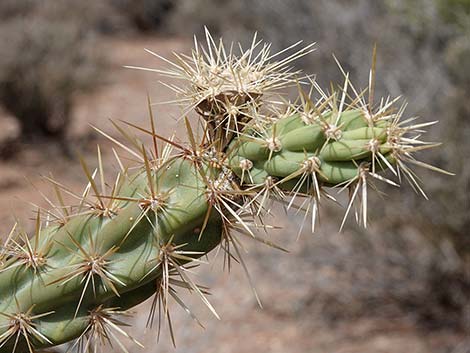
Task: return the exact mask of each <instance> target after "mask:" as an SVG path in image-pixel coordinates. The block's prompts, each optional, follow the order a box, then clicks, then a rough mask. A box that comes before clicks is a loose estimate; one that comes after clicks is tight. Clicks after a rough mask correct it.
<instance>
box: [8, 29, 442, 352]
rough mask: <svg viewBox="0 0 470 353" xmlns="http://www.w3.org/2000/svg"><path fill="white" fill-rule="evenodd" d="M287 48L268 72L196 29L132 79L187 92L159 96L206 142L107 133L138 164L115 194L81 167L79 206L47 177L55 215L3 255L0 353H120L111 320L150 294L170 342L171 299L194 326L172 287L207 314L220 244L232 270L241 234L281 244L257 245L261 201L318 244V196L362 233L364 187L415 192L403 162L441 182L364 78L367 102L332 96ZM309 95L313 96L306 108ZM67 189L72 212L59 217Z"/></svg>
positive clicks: (265, 56) (252, 53)
mask: <svg viewBox="0 0 470 353" xmlns="http://www.w3.org/2000/svg"><path fill="white" fill-rule="evenodd" d="M298 47H299V43H297V44H295V45H293V46H292V47H290V48H288V49H287V50H292V51H293V54H291V55H288V56H287V57H286V58H285V59H280V60H278V61H275V59H277V57H278V55H279V54H275V55H271V54H270V53H269V45H267V44H261V42H259V41H258V40H257V39H256V36H255V37H254V40H253V44H252V46H251V47H250V48H249V49H247V50H245V51H243V50H242V51H241V53H240V54H239V55H235V54H234V52H233V49H232V47H230V49H228V48H225V47H224V45H223V43H222V41H220V43H218V44H216V43H215V42H214V40H213V39H212V37H211V36H210V34H209V33H208V32H207V47H206V48H203V47H201V46H200V45H199V44H198V43H197V42H196V47H195V49H194V50H193V52H192V55H191V56H181V55H176V59H177V60H176V61H175V63H172V62H170V64H171V68H170V69H168V70H159V69H147V68H139V69H144V70H150V71H156V72H157V73H160V74H162V75H166V76H170V77H172V78H182V79H185V80H186V81H188V85H187V86H185V87H177V86H173V85H171V86H169V87H170V88H172V89H174V90H175V91H176V92H177V93H178V95H179V99H178V101H179V102H181V103H183V104H185V105H186V106H188V107H190V109H193V108H194V109H195V111H196V112H197V114H198V115H199V116H200V117H201V119H200V123H201V126H202V133H201V136H197V135H196V134H195V133H194V130H193V127H192V126H191V124H190V122H189V120H188V119H187V118H185V119H184V121H185V125H186V130H187V133H188V134H187V139H188V140H189V142H188V143H184V142H180V141H178V140H176V139H175V138H174V137H171V138H164V137H162V136H160V135H159V134H157V133H156V131H155V123H154V119H153V117H152V112H151V109H150V128H149V129H146V128H143V127H140V126H136V125H134V124H132V123H126V125H125V126H123V125H118V124H116V127H117V129H118V131H119V132H120V133H121V134H122V135H123V136H124V137H125V138H126V139H127V140H128V141H129V144H127V145H126V144H124V143H122V142H120V141H118V140H117V139H115V138H114V137H111V136H109V135H106V134H105V133H104V132H102V133H103V134H104V135H105V136H106V137H108V138H109V139H111V140H112V141H113V142H115V143H116V144H117V146H118V147H120V148H122V149H123V150H124V152H125V153H128V154H130V155H131V156H132V157H133V158H134V159H136V160H137V163H136V165H137V166H136V167H135V166H134V167H135V168H136V169H134V167H125V166H124V164H123V163H122V160H121V158H120V157H119V155H118V154H117V153H115V156H116V159H117V161H118V164H119V165H120V167H121V170H120V172H119V173H118V176H117V178H116V179H115V181H114V183H112V187H111V188H109V187H107V184H106V182H105V177H104V168H103V162H102V158H101V152H100V149H99V148H98V166H97V168H96V170H94V171H91V169H90V168H89V167H88V165H87V163H85V162H84V161H83V160H82V161H81V163H82V167H83V170H84V174H85V175H86V177H87V179H88V183H87V185H86V187H85V190H84V192H83V193H82V194H76V193H74V192H73V191H71V190H69V189H68V188H67V187H65V186H64V185H63V184H61V183H59V182H57V181H55V180H52V179H49V180H50V181H51V183H52V185H53V187H54V189H55V191H56V194H57V196H58V197H57V198H58V202H59V204H58V205H57V206H56V205H55V204H53V203H52V201H50V200H49V199H48V198H46V200H47V201H48V203H50V204H51V206H52V209H51V210H38V213H37V217H36V227H35V233H34V234H33V235H32V236H28V235H27V234H26V233H25V232H24V231H23V230H22V229H21V227H20V226H18V225H15V227H13V229H12V231H11V233H10V234H9V235H8V237H7V239H6V241H5V243H4V245H3V246H2V247H1V248H0V353H3V352H8V353H10V352H24V351H29V352H33V351H36V350H40V349H45V348H48V347H53V346H56V345H59V344H63V343H66V342H72V343H71V346H72V348H74V349H79V350H82V351H83V352H87V351H97V349H98V348H99V347H100V346H101V344H103V343H115V344H118V346H119V347H120V348H121V349H122V350H123V351H125V350H126V349H125V346H124V345H123V344H122V343H121V341H120V339H121V337H122V338H125V339H130V340H132V341H134V342H135V343H136V344H139V343H138V341H136V340H135V339H134V338H132V337H131V336H129V335H128V334H126V333H125V332H124V331H123V330H122V329H121V328H120V326H121V325H123V322H122V321H121V320H120V319H118V318H117V317H118V315H120V314H125V313H126V311H127V310H128V309H130V308H132V307H133V306H135V305H137V304H139V303H141V302H143V301H144V300H146V299H148V298H150V297H152V296H153V305H152V310H151V313H150V314H149V322H148V323H149V325H151V324H152V322H153V320H154V319H156V318H158V316H159V315H157V314H156V312H155V311H156V310H158V309H160V310H161V312H160V315H161V316H163V317H166V318H167V319H168V322H169V327H170V331H171V334H172V338H173V329H172V326H171V319H170V314H169V309H168V301H169V300H170V299H174V300H175V301H176V302H177V303H179V304H180V305H182V306H183V307H184V308H185V310H186V311H188V312H189V313H190V314H191V316H193V318H194V319H196V318H195V317H194V315H193V314H192V313H191V312H190V311H189V308H187V307H186V305H185V304H184V302H183V301H182V300H181V299H180V298H179V296H178V294H177V288H181V289H187V290H189V291H190V292H193V293H197V294H198V295H199V296H200V298H201V300H202V301H203V302H204V304H205V305H207V306H208V307H209V308H210V310H211V311H212V312H213V313H214V315H216V316H217V313H216V312H215V310H214V308H213V307H212V306H211V305H210V303H209V302H208V300H207V299H206V294H207V289H206V288H204V287H201V286H199V285H198V284H196V283H194V281H193V280H192V279H191V278H190V276H189V274H188V269H189V268H191V267H192V266H195V265H198V264H199V263H200V262H201V260H200V258H201V257H202V256H203V255H206V254H208V253H209V252H210V251H211V250H213V249H214V248H216V247H217V246H219V247H220V248H221V249H222V250H223V251H224V252H225V253H226V254H227V256H226V258H227V260H228V261H229V260H230V258H237V259H239V260H241V259H240V250H239V242H240V240H239V239H238V238H237V237H236V234H241V235H246V236H249V237H252V238H254V239H256V240H259V241H261V242H263V243H265V244H268V245H271V246H275V247H276V245H275V244H272V243H270V242H269V241H268V240H265V239H263V238H260V236H259V235H258V234H257V233H256V232H255V230H256V229H258V228H266V227H267V226H266V225H265V223H264V222H263V217H264V216H265V215H266V213H269V212H270V206H269V203H268V202H269V201H268V200H277V201H279V202H281V203H282V204H283V205H285V206H286V208H291V207H294V205H295V207H296V208H298V209H302V210H304V211H305V218H304V222H302V227H303V224H304V223H305V221H306V219H307V216H308V215H309V214H310V215H311V224H312V231H313V230H314V227H315V223H316V222H315V221H316V218H317V213H318V209H319V202H320V200H321V199H322V198H330V199H332V198H333V196H332V195H330V194H329V193H328V191H327V190H332V189H334V188H338V189H339V190H340V191H342V190H346V189H347V190H350V202H349V203H348V205H347V211H346V215H347V214H348V213H349V212H350V210H351V209H352V206H353V203H354V202H355V200H356V199H357V200H358V201H359V202H360V204H361V207H360V208H359V212H360V217H359V219H360V220H361V223H363V224H364V226H366V224H367V190H368V187H369V185H372V181H374V180H378V181H383V182H386V183H389V184H392V185H395V186H398V182H397V181H392V180H391V179H389V178H388V175H391V176H392V177H394V176H396V177H397V178H396V179H398V181H399V180H400V176H401V175H404V176H405V177H406V178H408V179H409V180H410V181H411V182H412V184H413V185H414V186H415V188H416V189H417V190H419V191H421V192H422V189H421V188H420V186H419V185H418V183H417V179H416V177H415V174H414V172H413V171H411V169H410V168H409V167H408V165H409V164H410V163H411V164H413V165H418V166H424V167H428V168H430V169H434V170H438V171H441V170H440V169H438V168H435V167H431V166H428V165H426V164H424V163H422V162H419V161H417V160H415V159H414V157H413V155H412V154H413V152H415V151H418V150H421V149H426V148H430V147H434V146H436V144H429V143H425V142H422V141H420V140H418V137H419V135H420V134H421V129H422V128H423V127H425V126H428V125H430V124H431V123H423V124H415V123H414V122H413V121H414V119H407V120H403V119H402V115H403V109H401V108H400V109H397V110H395V109H394V106H395V105H396V102H397V101H396V100H391V99H388V100H381V101H380V103H379V104H378V105H376V104H375V103H374V87H373V81H374V80H373V78H374V77H373V76H374V75H375V70H372V72H371V76H372V77H371V80H370V82H371V83H370V85H369V89H368V93H369V97H368V101H367V102H366V100H365V98H364V95H363V94H362V93H360V94H359V93H358V92H359V91H358V90H356V89H355V88H354V87H353V86H352V84H351V82H350V80H349V77H348V75H347V74H345V82H344V86H342V87H341V88H340V89H339V90H338V91H337V92H330V93H326V92H324V91H322V90H321V88H320V87H318V85H317V84H316V83H315V82H314V81H312V80H310V79H309V77H307V76H302V75H301V73H300V72H299V71H293V70H291V68H290V63H291V62H292V61H294V60H296V59H298V58H300V57H302V56H304V55H307V54H309V53H310V52H311V51H313V46H312V45H308V46H306V47H303V48H300V49H296V48H298ZM287 50H286V51H287ZM151 53H152V52H151ZM283 53H284V51H283ZM152 54H154V55H156V56H157V57H159V56H158V55H157V54H155V53H152ZM164 60H166V59H164ZM166 61H167V60H166ZM167 62H169V61H167ZM305 83H310V84H311V87H312V88H311V90H310V92H305V91H304V90H303V88H302V87H303V86H304V84H305ZM295 85H298V86H299V92H300V94H299V98H298V99H297V100H295V101H294V102H287V101H284V102H282V103H279V99H277V101H273V97H276V95H277V94H278V93H277V92H278V90H279V89H283V88H285V87H287V86H295ZM314 91H316V92H318V94H319V95H320V98H318V99H316V100H314V98H313V97H312V96H313V92H314ZM348 91H352V92H353V93H354V94H355V96H356V97H355V98H352V99H351V98H349V93H348ZM281 101H282V100H281ZM149 107H150V102H149ZM129 128H135V129H138V130H139V131H141V132H144V133H146V134H148V135H149V136H151V138H152V141H153V143H152V144H151V147H150V148H148V147H146V146H144V145H143V144H142V143H140V142H136V140H135V139H134V138H133V137H132V136H131V134H130V132H129V131H128V129H129ZM64 192H65V193H67V194H69V195H72V196H73V197H76V198H77V199H78V202H79V204H78V205H75V206H71V207H68V206H65V205H64V204H63V201H62V200H63V197H62V194H63V193H64ZM345 219H346V216H345V218H344V219H343V222H342V224H341V227H342V226H343V224H344V221H345ZM241 261H242V260H241ZM242 264H243V262H242ZM243 266H244V265H243ZM196 320H197V319H196ZM173 339H174V338H173Z"/></svg>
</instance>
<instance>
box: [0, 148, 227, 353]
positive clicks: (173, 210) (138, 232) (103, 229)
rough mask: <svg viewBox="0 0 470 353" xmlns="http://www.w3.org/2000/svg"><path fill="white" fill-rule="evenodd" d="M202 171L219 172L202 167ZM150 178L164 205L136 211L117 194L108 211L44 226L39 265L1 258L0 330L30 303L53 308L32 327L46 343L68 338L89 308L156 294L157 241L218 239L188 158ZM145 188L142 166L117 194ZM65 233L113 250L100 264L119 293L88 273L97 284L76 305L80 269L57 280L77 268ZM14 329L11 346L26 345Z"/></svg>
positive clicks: (141, 192)
mask: <svg viewBox="0 0 470 353" xmlns="http://www.w3.org/2000/svg"><path fill="white" fill-rule="evenodd" d="M205 172H206V173H208V174H210V173H215V174H217V173H218V172H219V171H218V170H217V169H215V168H213V167H205ZM153 179H154V182H155V189H158V191H159V192H161V193H167V194H168V198H167V200H166V202H165V206H164V212H159V213H157V214H156V213H155V212H153V211H152V210H149V211H148V212H147V213H146V216H145V217H142V212H143V209H142V207H141V205H139V203H138V202H134V201H126V200H122V201H119V202H118V206H119V207H118V209H117V210H118V211H117V214H116V215H114V216H112V217H104V216H96V214H93V213H89V214H84V215H77V216H74V217H72V218H71V219H70V220H69V221H68V222H67V223H66V224H65V225H62V226H50V227H48V228H45V229H43V230H42V231H41V232H40V237H39V238H38V239H39V241H40V243H39V247H41V245H44V244H50V249H49V250H48V251H47V255H46V259H47V261H46V263H45V264H44V265H43V266H42V267H41V268H40V269H39V270H38V271H36V272H35V271H34V270H33V269H32V268H26V267H24V266H22V265H20V266H16V267H13V266H11V265H12V263H13V262H15V261H17V259H14V258H11V259H10V260H8V261H7V263H6V264H5V267H4V269H3V270H2V272H0V313H3V314H4V315H2V316H0V337H2V335H5V334H7V331H8V329H9V327H11V324H12V323H11V319H9V318H8V317H7V316H5V314H6V315H8V314H13V315H14V314H15V313H18V312H27V311H28V310H31V316H35V315H41V314H43V313H48V312H52V313H50V314H48V315H46V316H44V317H41V318H38V319H34V320H33V323H34V327H35V329H36V330H37V331H38V332H40V333H41V335H43V336H44V337H46V338H47V339H48V340H49V341H50V342H51V343H52V345H57V344H61V343H64V342H68V341H70V340H72V339H74V338H77V337H79V336H80V335H81V334H82V333H83V332H84V330H85V329H86V327H87V326H88V325H89V313H90V311H91V310H93V309H95V308H97V307H99V306H100V305H104V307H119V308H120V309H122V310H125V309H127V308H129V307H132V306H134V305H136V304H138V303H140V302H142V301H143V300H145V299H147V298H148V297H150V296H151V295H152V294H154V293H155V288H156V280H157V279H158V278H159V276H161V268H157V269H155V265H156V262H157V261H156V259H158V254H159V250H160V247H161V246H162V244H167V243H168V242H169V241H170V240H171V242H172V243H173V244H174V245H182V244H187V245H185V246H184V247H183V248H182V249H181V250H185V251H191V252H201V254H205V253H207V252H209V251H210V250H211V249H213V248H214V247H215V246H216V245H217V244H218V243H219V242H220V236H221V221H220V217H219V216H218V215H217V213H216V212H213V213H212V214H213V215H211V217H210V219H209V221H208V223H207V226H206V227H205V228H204V231H203V234H202V235H201V234H200V232H201V227H202V224H203V220H204V218H205V215H206V213H207V210H208V202H207V197H206V183H205V182H204V180H203V178H202V177H201V175H200V173H198V172H197V171H196V169H195V167H194V165H193V163H192V162H191V161H189V160H187V159H184V158H182V157H177V158H173V159H171V160H170V161H168V162H166V164H164V165H163V166H162V167H160V168H159V169H158V170H157V171H155V172H153ZM148 190H149V188H148V177H147V175H146V172H145V170H143V171H141V172H139V173H137V174H136V175H134V176H132V177H128V178H127V180H126V182H125V183H123V185H122V186H121V187H120V190H119V192H118V194H117V196H118V197H121V198H124V197H127V198H142V197H145V196H148V195H147V194H148V192H149V191H148ZM156 218H158V221H157V219H156ZM200 235H201V237H200ZM199 237H200V239H199ZM71 238H73V239H74V240H75V241H76V242H77V243H79V244H80V246H81V247H83V249H84V250H86V251H89V252H92V251H95V252H96V253H98V254H101V255H102V254H105V253H106V252H107V251H108V250H110V249H113V252H112V254H111V255H110V256H109V257H107V258H106V260H108V263H107V264H106V265H105V266H104V267H105V270H106V271H107V272H109V273H110V274H111V275H112V278H114V279H116V280H115V281H114V282H113V284H114V286H115V288H116V289H117V291H118V293H119V296H116V294H115V293H114V291H112V290H111V289H110V286H109V285H107V284H106V283H105V282H104V281H102V280H101V278H100V277H99V276H94V283H95V288H93V287H92V285H91V284H90V285H89V286H88V287H87V290H86V291H85V294H84V297H83V299H82V300H81V304H80V307H79V310H78V312H76V311H77V305H78V303H79V302H80V297H81V295H82V292H83V288H84V282H83V279H84V276H83V275H79V276H76V277H75V278H73V279H71V280H69V281H64V280H63V279H64V278H67V275H69V274H70V272H72V271H73V270H74V268H76V267H74V265H77V264H81V263H82V262H83V258H82V257H81V256H80V251H79V248H78V246H77V245H76V244H75V242H74V241H72V239H71ZM191 256H192V257H199V256H201V255H198V254H196V255H191ZM5 269H6V270H5ZM0 270H1V269H0ZM61 278H62V280H60V279H61ZM18 336H19V337H20V340H19V344H18V347H17V348H16V351H17V352H26V351H28V348H27V345H26V342H25V340H24V337H22V336H21V335H18ZM15 339H16V335H15V336H14V337H12V338H10V339H9V340H8V341H7V342H4V344H3V346H2V347H1V348H0V352H1V353H11V352H12V350H13V347H14V344H15ZM29 339H31V341H32V346H33V347H34V348H44V347H48V346H51V344H50V343H48V342H45V341H44V340H40V339H37V338H35V337H33V336H29Z"/></svg>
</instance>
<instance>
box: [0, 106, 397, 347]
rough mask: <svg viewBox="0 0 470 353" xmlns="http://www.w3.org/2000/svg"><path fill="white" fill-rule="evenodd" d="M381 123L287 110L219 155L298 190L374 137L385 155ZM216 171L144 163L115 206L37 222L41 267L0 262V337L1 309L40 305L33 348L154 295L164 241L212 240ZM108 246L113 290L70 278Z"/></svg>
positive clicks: (189, 245) (353, 163)
mask: <svg viewBox="0 0 470 353" xmlns="http://www.w3.org/2000/svg"><path fill="white" fill-rule="evenodd" d="M389 125H390V123H389V122H388V121H387V120H378V121H375V122H371V121H369V120H367V119H366V117H365V116H364V113H363V112H362V111H360V110H346V111H344V112H343V113H341V114H340V115H339V117H338V115H337V114H336V115H335V114H332V113H327V114H324V115H323V116H322V118H321V119H318V118H317V119H316V120H315V119H314V120H312V121H310V120H308V119H302V116H301V115H300V114H294V115H291V116H289V117H285V118H282V119H279V120H278V121H276V122H275V123H273V124H271V125H270V126H269V127H266V128H263V129H259V128H258V129H257V128H256V127H255V126H254V125H253V126H248V127H247V128H246V129H245V131H244V132H243V133H242V134H241V136H239V137H238V138H235V139H234V140H233V141H232V142H231V144H230V145H229V146H228V149H227V154H228V156H227V159H226V161H227V162H226V163H225V164H226V167H228V168H229V169H230V170H232V171H233V172H234V173H235V174H236V175H237V176H238V177H239V178H243V180H242V181H243V183H245V184H254V185H265V183H266V180H267V178H268V177H273V178H275V179H276V180H279V181H280V184H279V185H280V187H281V188H282V189H284V190H286V191H293V190H294V191H296V188H297V187H298V183H299V181H301V178H303V177H305V176H307V177H311V175H312V173H314V174H315V176H316V178H317V179H318V181H319V183H321V185H325V186H338V185H341V184H344V183H347V182H348V181H350V180H353V179H354V178H357V176H358V174H359V172H360V166H361V165H363V164H364V163H367V164H369V163H370V162H371V159H372V158H374V156H373V152H372V149H371V148H370V146H371V143H372V142H373V144H374V146H376V147H375V153H377V152H380V154H382V155H383V156H384V158H387V159H389V160H390V161H392V160H393V158H392V157H391V155H392V153H391V152H392V149H391V148H390V146H389V142H388V139H389V136H388V131H389ZM329 128H330V129H332V130H331V131H333V132H334V133H333V134H332V133H331V131H328V129H329ZM260 130H262V131H260ZM273 141H274V142H275V143H274V145H273V144H270V142H273ZM312 158H314V160H315V163H317V164H316V167H315V168H314V169H315V170H312V169H308V168H306V161H308V160H312ZM247 161H249V162H248V163H247ZM197 166H198V167H197ZM197 168H199V170H198V169H197ZM223 173H225V172H224V171H223V170H222V167H220V166H218V165H217V164H216V165H215V166H214V165H212V164H210V163H209V164H208V163H206V162H204V161H203V160H202V161H198V162H197V163H195V161H194V160H191V158H188V157H186V158H185V157H184V156H176V157H172V158H171V159H170V160H169V161H167V162H166V163H165V164H163V165H162V166H161V167H159V168H158V169H157V170H155V171H152V172H151V177H150V179H151V180H152V184H153V188H150V187H149V175H148V172H147V170H146V168H143V169H142V170H141V171H140V172H139V173H137V174H135V175H134V176H127V177H126V178H125V182H124V183H123V184H122V185H121V186H120V187H119V190H118V192H117V193H116V198H117V201H116V202H117V208H116V214H115V215H113V216H111V217H109V216H102V215H101V216H100V215H97V214H96V213H94V212H89V213H86V214H82V215H80V214H79V215H76V216H74V217H71V219H70V220H69V221H68V222H67V223H65V224H64V225H55V226H50V227H47V228H45V229H43V230H41V232H40V236H39V237H38V238H37V239H38V240H39V248H48V251H47V254H45V255H46V256H45V257H46V263H45V264H43V265H42V266H41V268H39V269H38V270H37V271H35V270H34V269H32V268H27V267H26V266H24V265H19V266H14V265H15V261H18V259H17V258H16V259H15V258H14V257H13V258H10V259H9V260H7V262H6V264H5V265H4V267H3V270H2V269H1V268H0V313H1V314H2V315H1V316H0V343H1V342H2V341H1V337H2V335H7V334H8V330H9V328H11V326H12V322H11V318H8V315H15V314H16V313H19V312H22V313H25V312H28V310H30V316H33V317H34V316H37V315H41V314H45V313H48V315H45V316H42V317H38V318H35V319H34V320H33V324H34V328H35V329H36V330H37V331H38V332H39V333H40V334H41V335H42V336H43V337H45V338H47V340H48V341H50V343H49V342H47V341H45V340H41V339H38V338H37V335H36V336H34V335H30V336H28V337H29V339H31V343H32V346H33V347H34V348H45V347H49V346H54V345H58V344H62V343H65V342H68V341H71V340H73V339H75V338H77V337H79V336H80V335H82V334H83V332H85V331H86V329H87V327H88V325H89V323H90V312H91V311H93V310H94V309H96V308H98V307H100V306H103V307H108V308H110V307H117V308H120V309H121V310H125V309H128V308H131V307H132V306H134V305H137V304H139V303H140V302H142V301H144V300H146V299H147V298H149V297H150V296H152V295H153V294H154V293H155V290H156V283H157V280H158V279H161V277H162V269H161V267H156V264H157V263H158V261H159V260H158V258H159V253H160V249H161V247H162V246H163V245H165V244H168V242H170V241H171V243H172V244H173V245H176V246H178V245H183V244H186V245H184V247H183V248H182V249H181V250H183V251H189V252H198V254H194V253H193V254H192V255H191V256H192V257H199V256H202V255H203V254H207V253H208V252H209V251H211V250H212V249H213V248H214V247H215V246H217V245H218V244H219V243H220V241H221V237H222V235H221V234H222V228H223V224H222V223H223V220H222V217H221V215H220V214H219V213H218V212H211V213H208V209H209V207H211V206H210V201H209V199H208V186H207V185H208V184H210V183H211V182H210V181H216V180H218V178H219V176H220V175H222V174H223ZM283 179H285V180H284V181H283ZM307 184H308V183H305V185H302V188H299V189H297V191H302V192H310V191H311V190H312V187H311V186H308V185H307ZM306 185H307V186H306ZM150 189H153V190H154V191H155V190H156V191H157V192H158V193H159V194H161V195H166V201H165V202H164V205H163V206H162V207H161V209H159V210H158V212H155V211H154V210H153V209H148V210H146V212H145V216H144V217H143V216H142V215H143V213H144V211H145V210H144V208H143V207H142V203H140V202H138V200H142V199H146V198H149V197H150V195H149V190H150ZM129 198H134V199H135V201H134V200H132V201H131V200H129ZM208 214H210V217H209V218H208V219H207V224H206V215H208ZM201 229H203V233H202V234H201ZM77 244H78V245H79V246H78V245H77ZM43 245H44V246H43ZM46 245H48V246H46ZM80 247H81V248H83V249H82V250H80ZM110 250H112V251H111V252H110V255H109V256H108V257H107V258H106V261H107V262H106V263H105V264H104V265H103V268H104V269H105V270H106V272H107V273H108V274H109V276H108V278H110V280H111V282H112V285H113V286H114V287H115V290H116V291H117V292H118V294H119V295H117V294H116V293H115V291H114V290H112V289H111V286H110V285H109V283H106V281H103V279H102V277H100V276H98V275H95V276H93V279H94V286H93V285H88V287H87V289H86V291H83V289H84V285H85V284H84V279H85V275H84V274H80V275H77V276H75V277H73V278H70V277H68V276H70V273H71V272H73V271H74V270H75V269H76V268H77V265H79V264H83V261H84V260H83V255H82V253H83V251H85V252H90V253H91V252H95V253H96V254H97V255H103V254H106V253H107V252H109V251H110ZM82 295H83V298H81V297H82ZM79 303H80V305H79V309H78V310H77V306H78V304H79ZM3 337H5V336H3ZM18 337H20V339H19V345H18V347H17V349H16V351H17V352H22V351H27V350H28V349H27V344H26V341H25V340H24V337H23V336H20V335H18ZM15 338H16V335H15V336H13V337H11V338H10V339H9V340H8V341H5V340H4V341H3V346H2V347H0V353H10V352H12V349H13V347H14V345H15Z"/></svg>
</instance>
